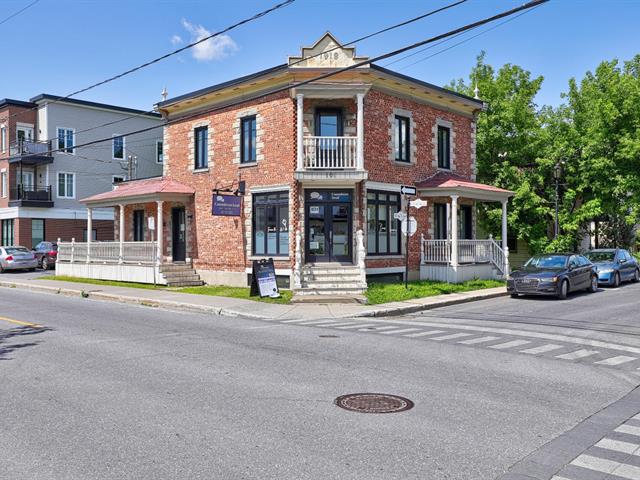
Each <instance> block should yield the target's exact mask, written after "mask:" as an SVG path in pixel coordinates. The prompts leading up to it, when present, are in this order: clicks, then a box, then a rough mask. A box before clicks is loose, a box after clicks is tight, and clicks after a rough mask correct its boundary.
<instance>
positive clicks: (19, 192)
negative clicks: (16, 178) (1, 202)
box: [9, 185, 51, 202]
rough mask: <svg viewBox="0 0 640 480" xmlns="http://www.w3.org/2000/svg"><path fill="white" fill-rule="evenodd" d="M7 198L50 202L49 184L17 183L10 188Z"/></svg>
mask: <svg viewBox="0 0 640 480" xmlns="http://www.w3.org/2000/svg"><path fill="white" fill-rule="evenodd" d="M9 200H27V201H30V202H50V201H51V185H46V186H44V185H43V186H41V185H17V186H16V187H15V188H12V189H11V192H10V193H9Z"/></svg>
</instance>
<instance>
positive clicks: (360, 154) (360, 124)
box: [356, 93, 364, 170]
mask: <svg viewBox="0 0 640 480" xmlns="http://www.w3.org/2000/svg"><path fill="white" fill-rule="evenodd" d="M356 99H357V103H358V117H357V123H356V134H357V137H358V138H357V142H358V143H357V147H356V168H357V169H358V170H364V93H358V94H356Z"/></svg>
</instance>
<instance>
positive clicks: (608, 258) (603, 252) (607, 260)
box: [585, 248, 640, 288]
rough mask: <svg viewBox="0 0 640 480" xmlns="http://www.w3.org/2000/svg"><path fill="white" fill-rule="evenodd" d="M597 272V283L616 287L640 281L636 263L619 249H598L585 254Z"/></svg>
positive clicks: (624, 251)
mask: <svg viewBox="0 0 640 480" xmlns="http://www.w3.org/2000/svg"><path fill="white" fill-rule="evenodd" d="M585 257H587V258H588V259H589V260H591V263H593V264H594V265H595V266H596V270H597V272H598V283H599V284H601V285H608V286H611V287H614V288H615V287H618V286H620V284H621V283H622V282H629V281H631V282H638V281H640V266H639V265H638V261H637V260H636V259H635V258H633V256H632V255H631V254H630V253H629V252H628V251H626V250H623V249H621V248H600V249H596V250H590V251H589V252H587V253H585Z"/></svg>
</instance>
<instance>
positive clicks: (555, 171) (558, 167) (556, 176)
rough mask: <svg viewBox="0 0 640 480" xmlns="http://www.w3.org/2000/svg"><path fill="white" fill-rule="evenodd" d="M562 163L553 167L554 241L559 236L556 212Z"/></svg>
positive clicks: (560, 161)
mask: <svg viewBox="0 0 640 480" xmlns="http://www.w3.org/2000/svg"><path fill="white" fill-rule="evenodd" d="M563 163H564V162H563V161H562V160H559V161H558V162H557V163H556V165H555V167H553V178H554V179H555V181H556V216H555V222H554V228H553V233H554V235H553V239H554V240H555V239H556V238H558V235H559V234H560V221H559V219H558V216H559V215H558V212H559V207H558V198H559V196H560V193H559V192H560V177H561V176H562V164H563Z"/></svg>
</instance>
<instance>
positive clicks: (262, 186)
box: [85, 33, 511, 293]
mask: <svg viewBox="0 0 640 480" xmlns="http://www.w3.org/2000/svg"><path fill="white" fill-rule="evenodd" d="M366 60H367V59H366V58H365V57H358V56H356V53H355V49H353V48H347V47H343V46H341V45H340V43H339V42H338V41H337V40H336V39H335V38H334V37H333V36H332V35H331V34H329V33H327V34H325V35H324V36H323V37H322V38H321V39H320V40H319V41H318V42H316V43H315V44H314V45H313V46H311V47H308V48H303V49H302V51H301V54H300V55H299V56H295V57H289V59H288V61H287V63H286V64H283V65H280V66H277V67H274V68H271V69H268V70H265V71H261V72H258V73H255V74H252V75H248V76H246V77H242V78H238V79H235V80H231V81H229V82H225V83H223V84H219V85H215V86H212V87H208V88H204V89H202V90H198V91H195V92H191V93H188V94H185V95H182V96H179V97H176V98H172V99H168V100H166V101H163V102H161V103H160V104H159V105H158V109H159V111H160V112H161V113H162V115H163V116H164V117H165V118H166V119H167V120H168V121H169V122H170V123H169V125H168V126H166V127H165V132H164V155H165V162H164V172H163V173H164V177H163V179H155V180H148V181H145V182H146V183H145V184H144V185H139V186H138V187H136V186H135V184H136V183H138V182H128V183H130V185H128V186H127V185H125V184H123V185H122V186H121V187H118V188H117V189H116V190H115V191H113V192H109V193H106V194H104V195H99V196H95V197H91V198H88V199H85V203H86V204H87V206H88V207H90V208H98V207H106V206H117V205H120V212H121V216H120V217H119V218H120V221H119V222H120V225H119V226H118V228H117V229H116V230H117V232H116V237H117V238H123V236H124V238H123V241H130V240H134V237H135V238H137V239H141V240H148V239H149V238H150V237H149V232H145V228H146V225H147V223H146V220H145V219H148V217H150V216H153V217H155V218H156V219H158V222H157V224H158V225H160V226H161V227H162V235H161V236H160V237H159V239H158V240H159V247H160V252H161V254H160V263H163V264H166V263H169V262H173V263H176V262H186V264H192V265H193V268H194V269H195V270H196V272H197V273H198V274H199V276H200V277H201V278H202V279H203V280H204V281H206V282H207V283H211V284H230V285H247V282H248V279H249V274H250V272H251V264H252V261H253V260H256V259H262V258H267V257H271V258H273V259H274V261H275V265H276V273H277V275H278V277H279V278H280V280H281V281H282V283H283V284H285V285H291V286H292V287H293V288H296V289H297V290H298V291H300V292H301V293H345V292H353V293H358V292H360V291H362V289H363V288H366V277H368V278H371V276H374V275H376V276H377V275H386V276H389V275H392V276H398V277H399V276H401V275H402V274H403V272H404V268H405V267H404V265H405V242H404V237H403V235H402V234H401V228H400V226H401V225H400V221H399V220H398V219H397V215H396V214H398V213H399V212H402V211H404V210H405V208H406V203H405V202H406V199H405V198H403V195H401V193H400V188H401V186H402V185H412V186H416V187H417V189H418V195H419V197H420V198H422V199H424V200H426V202H427V206H426V207H423V208H420V209H417V208H412V209H411V210H410V216H412V217H415V219H416V221H417V233H416V234H415V235H413V236H411V237H410V245H409V252H410V254H409V270H410V278H418V277H422V278H426V277H429V278H438V279H443V280H449V281H460V280H463V279H465V278H472V277H483V276H484V277H490V276H495V275H500V274H502V273H504V271H505V269H506V268H508V260H507V258H508V256H507V249H506V221H504V222H503V224H504V225H503V229H502V232H496V233H498V234H500V233H501V235H502V242H503V243H502V244H498V243H496V242H495V241H493V240H491V239H486V240H482V241H481V240H476V239H475V233H476V232H475V204H476V202H477V201H490V202H502V204H503V214H504V215H503V216H504V217H505V220H506V205H507V200H508V198H509V196H510V195H511V192H508V191H505V190H501V189H498V188H495V187H491V186H488V185H481V184H478V183H475V128H476V123H475V118H476V115H477V114H478V112H479V111H481V110H482V108H483V107H484V105H483V103H482V102H481V101H480V100H478V99H475V98H471V97H467V96H465V95H461V94H458V93H454V92H451V91H449V90H446V89H443V88H440V87H437V86H435V85H431V84H429V83H426V82H424V81H422V80H418V79H415V78H410V77H407V76H404V75H401V74H398V73H396V72H393V71H390V70H387V69H385V68H382V67H379V66H377V65H374V64H370V63H364V64H363V65H362V66H358V67H357V68H353V69H351V70H348V71H344V72H340V73H338V74H336V75H334V76H331V77H328V78H325V79H323V80H321V81H312V82H309V83H303V84H300V83H301V82H305V81H307V80H310V79H313V78H315V77H317V76H318V75H321V74H325V73H328V72H334V71H337V70H339V69H340V68H343V67H346V66H350V65H354V64H356V63H360V62H366ZM283 87H291V88H286V89H284V90H282V89H283ZM252 98H253V99H252ZM246 99H248V100H246ZM168 180H170V181H171V185H168V184H167V181H168ZM188 192H193V193H188ZM231 197H235V198H237V200H234V199H232V198H231ZM150 201H151V202H153V203H149V202H150ZM214 202H215V203H217V204H220V203H222V202H226V203H227V204H228V203H232V204H234V205H235V204H236V203H239V204H240V210H238V211H236V212H235V213H236V214H235V215H233V214H232V215H224V214H221V213H224V212H222V211H221V210H220V209H214V208H213V203H214ZM232 210H233V208H231V211H232ZM117 222H118V220H117ZM452 225H453V226H454V228H453V227H452Z"/></svg>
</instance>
